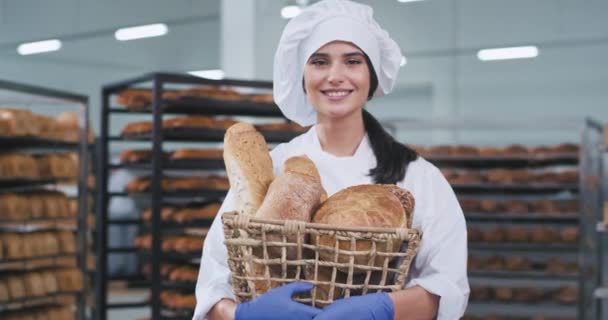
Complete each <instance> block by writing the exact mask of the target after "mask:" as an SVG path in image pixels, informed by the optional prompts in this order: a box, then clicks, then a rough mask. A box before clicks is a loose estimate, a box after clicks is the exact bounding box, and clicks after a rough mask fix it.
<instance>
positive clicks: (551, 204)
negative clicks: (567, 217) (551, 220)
mask: <svg viewBox="0 0 608 320" xmlns="http://www.w3.org/2000/svg"><path fill="white" fill-rule="evenodd" d="M532 207H533V211H534V212H537V213H548V214H552V213H557V212H559V207H558V205H557V203H556V202H555V201H552V200H546V199H545V200H538V201H535V202H534V203H533V204H532Z"/></svg>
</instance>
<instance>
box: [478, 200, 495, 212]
mask: <svg viewBox="0 0 608 320" xmlns="http://www.w3.org/2000/svg"><path fill="white" fill-rule="evenodd" d="M479 210H480V211H481V212H485V213H496V212H498V211H499V202H498V201H496V200H493V199H482V200H479Z"/></svg>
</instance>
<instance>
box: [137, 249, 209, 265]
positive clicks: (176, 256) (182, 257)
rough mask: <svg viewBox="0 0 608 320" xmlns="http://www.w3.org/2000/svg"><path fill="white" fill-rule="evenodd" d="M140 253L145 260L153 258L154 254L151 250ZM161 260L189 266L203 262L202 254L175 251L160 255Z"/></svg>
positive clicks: (198, 252) (164, 252)
mask: <svg viewBox="0 0 608 320" xmlns="http://www.w3.org/2000/svg"><path fill="white" fill-rule="evenodd" d="M139 253H140V254H141V255H142V256H143V257H144V258H151V257H152V252H151V251H150V250H145V249H144V250H141V249H140V250H139ZM160 260H161V261H166V262H182V263H188V264H194V265H197V264H199V263H200V262H201V252H200V251H196V252H183V253H182V252H175V251H163V252H161V254H160Z"/></svg>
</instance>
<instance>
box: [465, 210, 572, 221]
mask: <svg viewBox="0 0 608 320" xmlns="http://www.w3.org/2000/svg"><path fill="white" fill-rule="evenodd" d="M464 216H465V219H466V220H467V221H470V222H494V221H500V222H536V223H569V224H571V223H578V221H579V219H580V217H579V214H578V213H560V214H547V213H479V212H470V213H465V215H464Z"/></svg>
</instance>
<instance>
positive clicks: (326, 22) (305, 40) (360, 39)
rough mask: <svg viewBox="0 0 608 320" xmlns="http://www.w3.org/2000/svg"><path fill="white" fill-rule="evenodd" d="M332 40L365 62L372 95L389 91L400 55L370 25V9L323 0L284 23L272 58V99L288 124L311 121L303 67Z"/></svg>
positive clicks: (339, 0)
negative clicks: (372, 79) (374, 83)
mask: <svg viewBox="0 0 608 320" xmlns="http://www.w3.org/2000/svg"><path fill="white" fill-rule="evenodd" d="M337 40H339V41H347V42H350V43H353V44H354V45H356V46H357V47H359V48H360V49H361V50H362V51H363V52H365V53H366V54H367V56H368V57H369V59H370V61H371V63H372V65H373V67H374V70H375V71H376V76H377V77H378V88H377V89H376V91H375V92H374V96H380V95H383V94H387V93H389V92H390V91H391V90H392V89H393V85H394V84H395V80H396V78H397V73H398V72H399V66H400V63H401V58H402V56H401V50H400V49H399V45H397V43H396V42H395V41H394V40H393V39H391V38H390V36H389V34H388V32H386V31H385V30H384V29H382V28H381V27H380V25H378V23H377V22H376V21H375V20H374V18H373V10H372V8H371V7H369V6H367V5H363V4H359V3H355V2H352V1H348V0H323V1H320V2H317V3H315V4H313V5H311V6H309V7H307V8H305V9H304V10H302V12H301V13H300V14H299V15H298V16H296V17H295V18H293V19H291V21H289V23H287V26H285V29H284V30H283V34H282V35H281V40H280V41H279V46H278V48H277V52H276V54H275V57H274V70H273V82H274V87H273V95H274V100H275V102H276V103H277V104H278V106H279V108H280V109H281V111H282V112H283V114H284V115H285V116H286V117H287V118H288V119H290V120H292V121H294V122H296V123H298V124H300V125H302V126H308V125H311V124H314V123H315V122H316V112H315V109H314V108H313V107H312V106H311V105H310V102H309V101H308V99H307V98H306V94H305V93H304V90H303V88H302V78H303V75H304V65H305V64H306V61H307V60H308V58H309V57H310V56H311V55H312V54H313V53H314V52H315V51H317V50H318V49H319V48H321V47H322V46H324V45H325V44H327V43H329V42H331V41H337Z"/></svg>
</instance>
